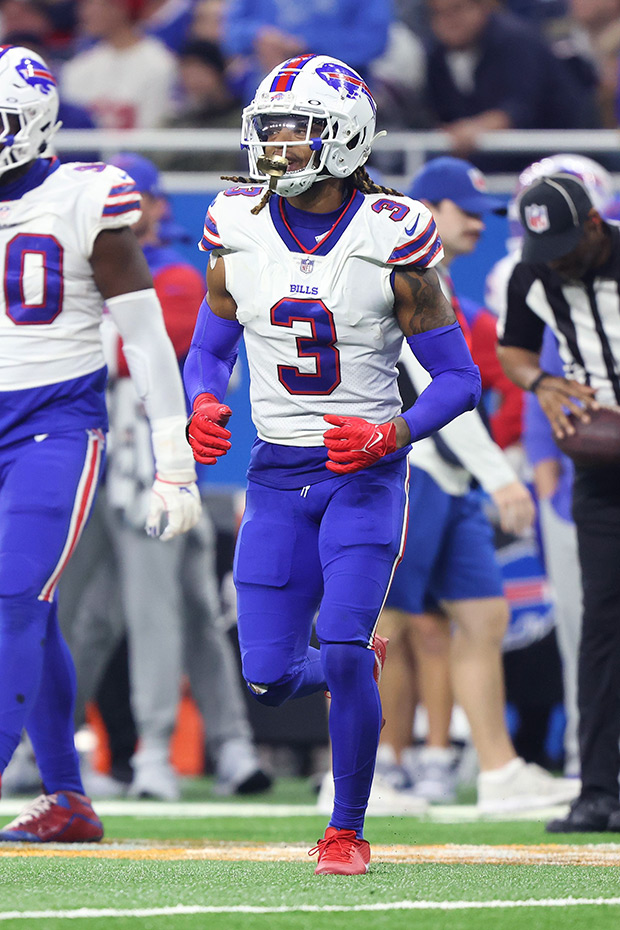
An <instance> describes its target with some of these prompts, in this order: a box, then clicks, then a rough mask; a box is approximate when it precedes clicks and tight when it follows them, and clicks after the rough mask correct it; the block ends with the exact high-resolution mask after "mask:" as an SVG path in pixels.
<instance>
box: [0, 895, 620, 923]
mask: <svg viewBox="0 0 620 930" xmlns="http://www.w3.org/2000/svg"><path fill="white" fill-rule="evenodd" d="M618 905H620V898H529V899H525V900H523V901H510V900H508V901H390V902H385V903H377V904H352V905H350V906H347V905H344V904H295V905H287V904H281V905H278V906H277V907H267V906H258V905H249V904H237V905H231V906H230V907H227V906H226V905H212V906H210V905H201V904H177V905H174V906H173V907H148V908H112V907H109V908H93V907H81V908H77V909H76V910H73V911H0V921H1V920H51V919H53V918H56V919H57V920H58V919H61V920H81V919H84V918H87V917H93V918H101V917H171V916H178V915H183V914H188V915H191V914H295V913H312V914H328V913H332V914H333V913H353V912H358V913H360V912H373V911H375V912H376V911H470V910H493V909H495V910H501V909H506V908H524V907H588V906H595V907H600V906H605V907H617V906H618Z"/></svg>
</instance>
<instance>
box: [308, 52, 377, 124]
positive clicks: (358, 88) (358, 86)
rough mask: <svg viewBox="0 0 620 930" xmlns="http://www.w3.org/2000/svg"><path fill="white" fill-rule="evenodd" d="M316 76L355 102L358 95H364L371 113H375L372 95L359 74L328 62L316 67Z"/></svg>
mask: <svg viewBox="0 0 620 930" xmlns="http://www.w3.org/2000/svg"><path fill="white" fill-rule="evenodd" d="M316 74H317V76H318V77H320V78H321V80H322V81H325V83H326V84H329V86H330V87H333V88H334V90H338V91H339V90H345V91H346V95H347V97H349V98H350V99H352V100H355V99H356V97H359V96H360V94H364V96H366V97H367V98H368V100H369V101H370V103H371V106H372V109H373V112H375V110H376V106H375V101H374V100H373V98H372V94H371V93H370V91H369V90H368V87H367V86H366V84H365V83H364V81H363V80H362V79H361V77H360V76H359V74H357V73H356V72H355V71H353V70H352V69H351V68H345V67H344V66H343V65H341V64H336V62H332V61H330V62H328V63H327V64H325V65H321V66H320V67H318V68H317V69H316Z"/></svg>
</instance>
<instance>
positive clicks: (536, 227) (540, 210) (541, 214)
mask: <svg viewBox="0 0 620 930" xmlns="http://www.w3.org/2000/svg"><path fill="white" fill-rule="evenodd" d="M525 223H526V226H527V228H528V229H529V230H530V231H531V232H534V233H544V232H546V231H547V230H548V229H549V227H550V225H551V224H550V222H549V211H548V210H547V206H546V204H544V203H532V204H530V205H529V206H527V207H526V208H525Z"/></svg>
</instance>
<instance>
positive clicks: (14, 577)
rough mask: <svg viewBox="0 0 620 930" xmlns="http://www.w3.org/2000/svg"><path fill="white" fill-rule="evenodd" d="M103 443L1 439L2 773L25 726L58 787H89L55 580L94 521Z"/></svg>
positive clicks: (64, 437)
mask: <svg viewBox="0 0 620 930" xmlns="http://www.w3.org/2000/svg"><path fill="white" fill-rule="evenodd" d="M104 452H105V438H104V435H103V433H102V432H101V431H100V430H76V431H71V432H67V433H60V434H57V435H41V436H38V437H33V438H29V439H26V440H23V441H20V442H17V443H14V444H13V445H10V446H5V447H3V448H0V669H2V674H1V676H0V772H1V771H3V770H4V768H5V767H6V765H7V764H8V762H9V759H10V758H11V755H12V753H13V751H14V749H15V747H16V746H17V743H18V742H19V738H20V735H21V731H22V729H23V727H24V726H26V728H27V730H28V733H29V735H30V738H31V740H32V743H33V746H34V749H35V753H36V755H37V761H38V764H39V769H40V771H41V775H42V778H43V782H44V785H45V787H46V789H47V790H48V791H49V792H53V791H55V790H59V789H66V790H82V788H81V781H80V778H79V767H78V765H77V757H76V754H75V749H74V746H73V699H74V695H75V675H74V669H73V664H72V661H71V657H70V655H69V651H68V649H67V647H66V644H65V642H64V640H63V639H62V636H61V634H60V630H59V628H58V620H57V616H56V586H57V584H58V581H59V579H60V576H61V574H62V572H63V569H64V568H65V566H66V564H67V562H68V561H69V559H70V557H71V554H72V552H73V550H74V548H75V546H76V544H77V542H78V539H79V537H80V534H81V532H82V530H83V528H84V526H85V524H86V521H87V520H88V516H89V513H90V509H91V506H92V503H93V500H94V497H95V492H96V489H97V484H98V481H99V476H100V473H101V468H102V464H103V459H104Z"/></svg>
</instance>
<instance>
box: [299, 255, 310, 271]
mask: <svg viewBox="0 0 620 930" xmlns="http://www.w3.org/2000/svg"><path fill="white" fill-rule="evenodd" d="M299 270H300V271H303V273H304V274H312V271H313V270H314V259H313V258H302V260H301V261H300V263H299Z"/></svg>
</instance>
